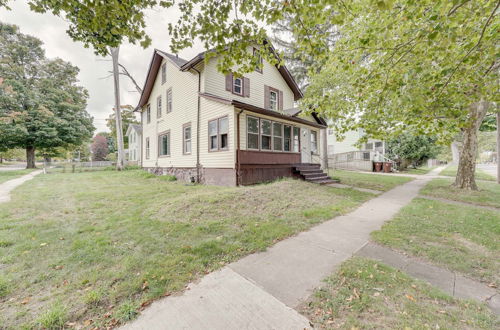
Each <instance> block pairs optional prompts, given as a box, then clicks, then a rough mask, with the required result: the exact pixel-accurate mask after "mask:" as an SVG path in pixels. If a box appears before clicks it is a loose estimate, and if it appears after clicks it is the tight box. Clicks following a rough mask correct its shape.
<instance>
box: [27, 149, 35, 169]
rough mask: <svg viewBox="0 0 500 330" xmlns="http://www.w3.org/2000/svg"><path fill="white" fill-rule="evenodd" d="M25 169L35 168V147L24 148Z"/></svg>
mask: <svg viewBox="0 0 500 330" xmlns="http://www.w3.org/2000/svg"><path fill="white" fill-rule="evenodd" d="M26 168H36V166H35V147H32V146H29V147H26Z"/></svg>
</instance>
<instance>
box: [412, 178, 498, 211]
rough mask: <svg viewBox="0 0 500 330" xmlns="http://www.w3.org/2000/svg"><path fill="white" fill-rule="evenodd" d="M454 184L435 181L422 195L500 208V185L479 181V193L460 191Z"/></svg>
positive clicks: (444, 180)
mask: <svg viewBox="0 0 500 330" xmlns="http://www.w3.org/2000/svg"><path fill="white" fill-rule="evenodd" d="M452 183H453V180H451V179H434V180H432V181H431V182H429V183H428V184H427V185H426V186H425V187H424V189H422V190H421V192H420V193H421V194H423V195H429V196H433V197H439V198H446V199H451V200H454V201H459V202H468V203H473V204H478V205H484V206H493V207H498V208H500V185H499V184H498V183H495V182H485V181H478V182H477V185H478V188H479V190H478V191H469V190H463V189H458V188H455V187H453V186H452V185H451V184H452Z"/></svg>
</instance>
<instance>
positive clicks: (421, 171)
mask: <svg viewBox="0 0 500 330" xmlns="http://www.w3.org/2000/svg"><path fill="white" fill-rule="evenodd" d="M436 167H437V166H432V167H427V166H422V167H417V168H407V169H406V170H404V171H401V173H402V174H418V175H424V174H427V173H429V172H430V171H432V170H433V169H435V168H436Z"/></svg>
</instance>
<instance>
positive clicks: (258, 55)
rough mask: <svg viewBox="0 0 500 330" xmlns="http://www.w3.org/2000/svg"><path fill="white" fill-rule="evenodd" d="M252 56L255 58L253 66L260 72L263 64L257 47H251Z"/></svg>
mask: <svg viewBox="0 0 500 330" xmlns="http://www.w3.org/2000/svg"><path fill="white" fill-rule="evenodd" d="M253 56H255V57H256V58H257V63H258V65H257V67H256V68H255V71H257V72H259V73H262V66H263V61H262V56H261V55H260V53H259V50H258V49H257V48H254V49H253Z"/></svg>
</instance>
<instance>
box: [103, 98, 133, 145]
mask: <svg viewBox="0 0 500 330" xmlns="http://www.w3.org/2000/svg"><path fill="white" fill-rule="evenodd" d="M121 108H122V134H123V136H124V139H123V142H124V146H125V147H126V148H127V147H128V138H127V137H126V136H125V133H126V132H127V129H128V126H129V125H130V124H139V121H138V120H137V118H136V115H135V112H134V107H132V106H131V105H122V107H121ZM106 126H107V127H108V128H109V130H110V131H111V137H113V136H117V133H116V111H115V109H114V108H113V113H111V114H110V115H109V117H108V119H107V120H106Z"/></svg>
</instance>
